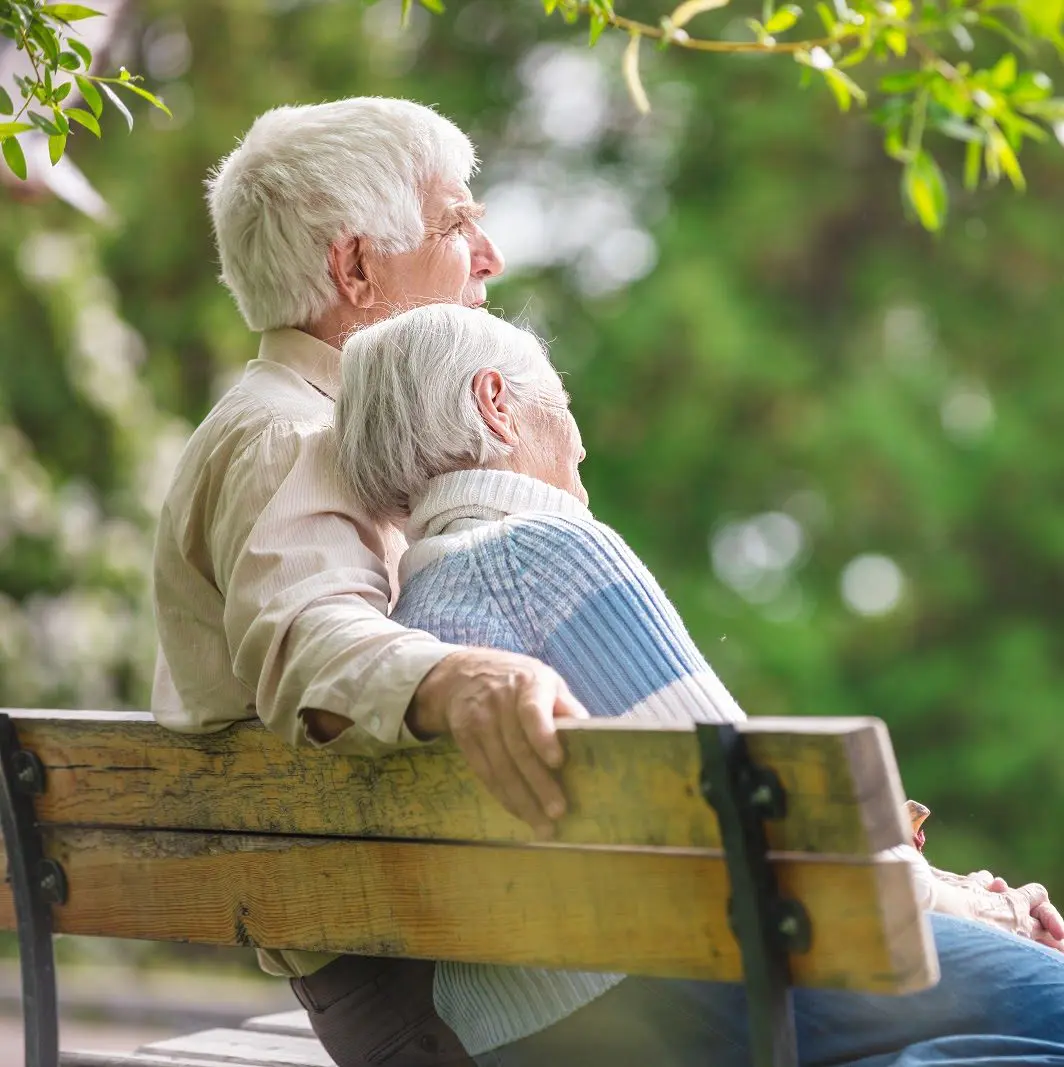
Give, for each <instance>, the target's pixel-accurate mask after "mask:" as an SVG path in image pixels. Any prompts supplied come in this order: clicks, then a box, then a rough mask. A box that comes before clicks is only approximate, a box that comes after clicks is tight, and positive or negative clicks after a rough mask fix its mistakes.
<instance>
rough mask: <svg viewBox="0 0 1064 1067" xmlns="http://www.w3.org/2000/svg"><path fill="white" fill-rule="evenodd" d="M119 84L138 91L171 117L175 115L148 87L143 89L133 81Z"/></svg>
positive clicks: (137, 92) (131, 90)
mask: <svg viewBox="0 0 1064 1067" xmlns="http://www.w3.org/2000/svg"><path fill="white" fill-rule="evenodd" d="M119 84H120V85H121V86H122V88H123V89H128V90H129V91H130V92H131V93H136V94H137V96H141V97H143V98H144V99H145V100H147V101H148V103H149V104H151V106H152V107H156V108H158V109H159V110H160V111H162V112H163V113H164V114H166V115H167V116H169V117H170V118H173V117H174V116H173V115H171V114H170V109H169V108H168V107H167V106H166V104H164V103H163V101H162V98H161V97H158V96H156V95H155V94H154V93H149V92H148V90H147V89H142V88H141V87H140V86H139V85H134V84H133V82H131V81H124V82H119ZM104 88H106V86H104Z"/></svg>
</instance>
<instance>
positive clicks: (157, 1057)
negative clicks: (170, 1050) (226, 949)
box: [59, 1052, 318, 1067]
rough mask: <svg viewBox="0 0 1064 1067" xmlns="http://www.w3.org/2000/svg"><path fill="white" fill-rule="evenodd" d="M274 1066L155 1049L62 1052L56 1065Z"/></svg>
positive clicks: (305, 1066) (306, 1066)
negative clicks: (141, 1050)
mask: <svg viewBox="0 0 1064 1067" xmlns="http://www.w3.org/2000/svg"><path fill="white" fill-rule="evenodd" d="M234 1062H235V1063H237V1064H240V1067H275V1065H274V1064H269V1063H266V1064H264V1063H262V1062H261V1061H259V1062H258V1063H255V1061H254V1060H252V1061H250V1062H249V1061H247V1060H244V1061H243V1062H241V1061H240V1060H236V1061H234V1060H231V1059H226V1060H219V1059H216V1058H215V1057H214V1056H211V1057H210V1058H209V1059H204V1058H203V1057H202V1056H195V1057H192V1056H178V1055H169V1054H167V1053H155V1052H61V1053H60V1055H59V1067H233V1064H234ZM285 1067H318V1064H317V1063H316V1062H314V1061H312V1062H310V1063H307V1064H292V1063H291V1062H289V1063H288V1064H286V1065H285Z"/></svg>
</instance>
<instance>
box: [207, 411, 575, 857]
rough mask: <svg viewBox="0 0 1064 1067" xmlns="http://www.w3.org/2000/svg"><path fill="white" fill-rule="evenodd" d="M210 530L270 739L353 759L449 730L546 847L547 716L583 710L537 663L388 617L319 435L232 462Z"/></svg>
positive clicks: (236, 639) (553, 805) (380, 579)
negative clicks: (273, 735) (445, 639)
mask: <svg viewBox="0 0 1064 1067" xmlns="http://www.w3.org/2000/svg"><path fill="white" fill-rule="evenodd" d="M265 472H269V473H270V477H268V478H264V473H265ZM264 482H266V483H270V484H271V489H270V490H269V491H267V492H264V490H263V489H262V488H261V486H262V484H263V483H264ZM256 496H258V497H259V498H260V499H256ZM249 502H250V503H251V505H252V506H251V508H250V509H249ZM249 510H250V511H251V513H252V514H253V516H254V520H253V521H252V522H251V523H250V524H249V523H248V522H247V521H246V520H245V521H244V524H243V528H241V521H240V519H241V515H242V514H246V513H247V512H248V511H249ZM213 529H214V536H213V539H212V541H213V543H212V552H213V555H214V559H215V560H216V566H217V568H218V574H219V580H220V583H221V588H222V591H223V594H224V596H225V630H226V636H227V639H228V641H229V648H230V654H231V656H232V662H233V670H234V672H235V673H236V675H237V677H238V678H239V679H240V680H241V681H242V682H244V684H245V685H247V686H248V687H249V688H251V689H252V690H253V691H254V692H255V699H256V710H257V712H258V714H259V716H260V717H261V718H262V719H263V721H264V722H265V723H266V724H267V725H268V726H269V727H270V728H271V729H274V730H276V731H277V732H278V733H280V734H281V735H282V736H284V737H286V738H287V739H288V740H289V741H290V742H291V743H292V744H300V743H308V742H309V743H312V744H316V745H328V746H330V747H331V748H332V749H334V750H335V751H338V752H342V753H349V754H357V755H365V754H374V753H377V752H382V751H386V750H388V749H390V748H394V747H396V746H402V745H415V744H418V743H419V742H422V741H429V740H432V738H434V737H436V736H439V735H441V734H453V735H454V737H455V739H456V741H457V743H458V744H459V747H461V748H462V750H463V751H464V752H465V754H466V756H467V758H468V759H469V761H470V764H471V766H472V768H473V770H474V771H475V772H476V773H477V774H478V775H479V776H480V777H481V778H482V780H483V781H484V783H485V785H486V786H487V787H488V789H489V790H490V791H491V792H492V793H493V794H494V795H495V796H496V797H497V798H498V799H499V800H500V802H501V803H503V805H504V806H505V807H506V808H507V809H508V810H509V811H511V812H512V813H513V814H515V815H517V816H518V817H519V818H522V819H524V820H525V821H527V822H529V823H530V824H531V825H532V826H533V827H534V828H535V829H536V830H537V832H538V833H540V834H541V835H542V836H548V835H549V833H550V827H551V823H552V820H553V819H554V818H557V817H558V816H559V815H561V814H562V813H563V812H564V809H565V801H564V797H563V795H562V793H561V790H560V788H559V786H558V784H557V782H556V781H555V780H554V778H553V776H552V773H551V771H552V770H553V769H554V768H556V767H557V766H559V765H560V763H561V760H562V752H561V746H560V745H559V744H558V741H557V738H556V736H555V727H554V720H555V718H558V717H565V716H570V717H582V716H585V715H586V712H585V711H584V710H583V708H582V707H581V706H580V704H579V702H578V701H576V700H574V699H573V697H572V696H571V695H570V693H569V691H568V689H567V688H566V686H565V684H564V683H563V682H562V681H561V679H559V678H558V676H557V675H556V674H555V672H554V671H552V670H549V669H548V668H546V667H544V666H543V665H542V664H540V663H537V662H536V661H535V660H531V659H529V658H528V657H525V656H516V655H514V654H512V653H508V652H502V651H497V650H494V649H472V648H460V647H458V646H454V645H447V644H444V643H442V642H440V641H438V640H437V639H436V638H435V637H432V636H431V635H429V634H427V633H424V632H422V631H418V630H408V629H406V628H405V627H402V626H400V625H398V624H397V623H394V622H392V621H391V620H389V619H388V618H387V617H386V615H385V612H386V611H387V609H388V600H389V592H390V591H389V587H388V578H387V574H386V572H385V570H384V568H383V566H382V563H381V560H382V558H383V557H384V555H385V545H384V544H382V542H381V540H380V536H379V534H378V532H377V531H376V530H375V529H374V528H373V527H372V526H370V525H369V524H367V523H365V522H364V520H362V518H361V517H360V516H359V515H357V514H356V513H355V512H354V511H353V510H352V505H351V502H350V500H349V498H348V495H347V493H346V490H345V488H344V486H343V484H342V482H341V480H340V475H339V465H338V463H337V462H336V454H335V439H334V437H333V434H332V432H331V431H327V430H326V431H321V432H318V433H311V434H304V435H300V434H292V433H282V432H277V433H274V434H271V435H269V436H268V438H267V439H266V440H264V441H262V442H261V444H260V447H258V448H257V449H256V450H255V451H254V452H252V451H251V450H249V451H248V452H247V453H245V455H244V456H242V457H241V460H240V461H239V462H238V463H235V464H233V465H232V466H231V468H230V470H229V472H228V475H227V478H226V485H225V486H224V488H223V493H222V501H221V506H220V507H219V510H218V515H217V519H216V521H215V523H214V527H213ZM524 781H528V782H530V783H531V784H530V786H529V787H528V788H527V789H525V788H521V787H519V786H518V785H516V784H515V783H520V782H524Z"/></svg>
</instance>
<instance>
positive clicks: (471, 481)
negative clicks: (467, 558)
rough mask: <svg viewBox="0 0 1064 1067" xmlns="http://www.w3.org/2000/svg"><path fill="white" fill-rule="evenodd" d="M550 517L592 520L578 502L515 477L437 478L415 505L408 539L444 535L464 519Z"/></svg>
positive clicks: (465, 474) (458, 474)
mask: <svg viewBox="0 0 1064 1067" xmlns="http://www.w3.org/2000/svg"><path fill="white" fill-rule="evenodd" d="M530 511H538V512H551V513H553V514H555V515H569V516H572V517H574V518H583V519H590V518H591V512H590V511H588V509H587V508H586V507H584V505H583V504H581V503H580V501H579V500H577V499H576V497H575V496H573V495H572V494H570V493H567V492H565V491H564V490H562V489H557V488H556V487H555V486H553V485H547V483H546V482H541V481H539V480H537V479H536V478H529V477H528V476H527V475H525V474H514V473H513V472H512V471H496V470H471V471H455V472H454V473H453V474H442V475H440V476H439V477H438V478H433V479H432V480H431V481H430V482H429V484H428V487H427V488H426V490H425V492H424V493H423V494H422V496H421V497H420V498H418V499H417V500H416V501H414V506H413V508H412V510H411V513H410V519H409V521H408V522H407V526H406V536H407V539H408V540H409V541H411V542H413V541H419V540H421V539H423V538H426V537H436V536H437V535H439V534H442V533H445V532H446V531H447V527H448V526H450V525H451V524H452V523H454V522H457V521H459V520H462V519H473V520H481V521H488V522H492V521H494V522H498V521H499V520H500V519H505V518H506V516H507V515H518V514H521V513H524V512H530Z"/></svg>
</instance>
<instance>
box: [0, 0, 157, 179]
mask: <svg viewBox="0 0 1064 1067" xmlns="http://www.w3.org/2000/svg"><path fill="white" fill-rule="evenodd" d="M100 14H101V13H100V12H99V11H94V10H93V9H92V8H90V7H85V6H83V5H82V4H42V3H39V2H37V0H0V36H3V37H6V38H8V39H9V40H10V41H12V42H13V43H14V45H15V48H16V49H17V50H18V51H19V52H23V53H24V54H25V56H26V61H27V63H28V65H29V67H30V68H31V70H32V74H27V75H24V76H23V75H17V74H16V75H15V76H14V84H13V85H11V86H5V85H0V152H2V154H3V158H4V162H5V163H6V164H7V166H8V168H9V169H10V170H11V171H12V173H13V174H15V175H16V176H17V177H19V178H21V179H22V180H23V181H25V179H26V177H27V168H26V154H25V152H24V151H23V149H22V145H21V144H20V143H19V138H20V137H21V136H23V135H25V134H28V133H32V132H33V131H34V130H37V131H40V132H41V133H43V134H45V135H46V136H47V137H48V155H49V157H50V158H51V161H52V164H53V166H54V165H55V164H56V163H58V162H59V160H60V159H61V158H62V156H63V153H64V152H65V151H66V148H67V140H68V138H69V137H70V135H71V134H72V133H74V132H75V127H81V129H84V130H88V131H89V133H91V134H93V136H95V137H99V136H100V135H101V129H100V120H101V118H102V117H103V111H104V101H105V100H107V101H109V102H110V103H111V105H112V106H113V107H114V108H115V109H116V110H117V111H118V112H119V113H120V114H121V115H122V117H123V118H124V119H125V120H126V123H127V124H128V126H129V128H130V129H132V128H133V114H132V112H131V111H130V110H129V108H128V107H127V106H126V104H125V101H124V100H123V99H122V97H121V95H120V93H122V92H128V93H132V94H134V95H136V96H140V97H143V98H144V99H145V100H147V101H148V102H149V103H150V104H151V105H152V106H153V107H157V108H159V110H160V111H164V112H166V114H167V115H169V114H170V112H169V110H168V109H167V107H166V105H165V104H164V103H163V102H162V100H160V99H159V98H158V97H157V96H154V95H153V94H152V93H150V92H148V90H147V89H145V88H143V86H141V85H140V84H139V82H140V78H139V77H136V76H134V75H132V74H130V73H129V71H127V70H126V69H125V68H124V67H123V68H122V69H121V70H120V71H119V73H118V74H117V75H116V76H115V77H106V78H105V77H101V76H100V75H98V74H93V73H92V72H91V67H92V51H91V50H90V49H89V47H88V46H87V45H86V44H85V42H84V41H82V40H81V39H80V37H79V36H78V33H77V31H76V30H75V28H74V25H73V24H74V23H75V22H80V21H82V20H84V19H90V18H97V17H100ZM116 90H119V91H117V92H116ZM19 100H20V101H21V102H19V103H16V101H19Z"/></svg>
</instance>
